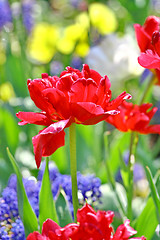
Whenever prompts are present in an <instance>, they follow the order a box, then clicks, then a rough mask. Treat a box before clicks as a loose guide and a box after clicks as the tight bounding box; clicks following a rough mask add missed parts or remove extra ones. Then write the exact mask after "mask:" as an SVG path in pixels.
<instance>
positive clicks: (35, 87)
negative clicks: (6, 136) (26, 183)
mask: <svg viewBox="0 0 160 240" xmlns="http://www.w3.org/2000/svg"><path fill="white" fill-rule="evenodd" d="M27 84H28V89H29V93H30V96H31V99H32V100H33V101H34V103H35V105H36V106H37V107H38V108H39V109H41V112H39V113H34V112H19V113H17V117H18V118H19V119H21V120H22V121H21V122H19V125H25V124H28V123H32V124H37V125H43V126H46V127H45V128H44V129H43V130H42V131H40V132H39V134H38V135H36V136H34V137H33V139H32V140H33V147H34V153H35V160H36V164H37V167H38V168H39V166H40V163H41V158H42V156H49V155H51V154H52V153H54V152H55V151H56V150H57V149H58V148H59V147H61V146H63V145H64V136H65V132H64V129H65V128H67V127H69V126H70V125H71V124H72V123H77V124H84V125H92V124H96V123H98V122H100V121H102V120H105V119H106V118H108V116H110V115H115V114H117V113H119V111H117V107H118V106H119V105H120V104H121V103H122V102H123V100H124V99H130V98H131V95H129V94H127V93H126V92H123V93H122V94H120V95H119V96H118V97H117V98H116V99H114V100H112V101H110V100H111V90H110V86H111V83H110V81H109V79H108V77H107V76H104V77H102V76H101V75H100V74H99V73H98V72H96V71H94V70H92V69H89V67H88V65H86V64H84V66H83V69H82V71H81V72H80V71H79V70H77V69H73V68H71V67H67V70H66V71H63V72H62V73H61V75H60V77H57V76H53V77H50V76H48V74H46V73H44V74H42V79H34V80H30V79H29V80H28V82H27Z"/></svg>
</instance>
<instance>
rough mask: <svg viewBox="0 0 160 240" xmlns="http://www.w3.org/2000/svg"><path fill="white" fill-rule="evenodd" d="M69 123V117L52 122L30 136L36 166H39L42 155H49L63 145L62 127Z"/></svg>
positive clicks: (63, 134)
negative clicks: (36, 133)
mask: <svg viewBox="0 0 160 240" xmlns="http://www.w3.org/2000/svg"><path fill="white" fill-rule="evenodd" d="M70 124H71V123H70V119H67V120H62V121H59V122H56V123H53V124H51V125H50V126H49V127H47V128H45V129H43V130H42V131H40V132H39V134H38V135H36V136H34V137H33V138H32V142H33V147H34V153H35V160H36V164H37V168H39V166H40V163H41V159H42V156H44V157H45V156H50V155H51V154H52V153H54V152H55V151H56V150H57V149H58V148H60V147H62V146H64V137H65V132H64V128H66V127H68V126H69V125H70Z"/></svg>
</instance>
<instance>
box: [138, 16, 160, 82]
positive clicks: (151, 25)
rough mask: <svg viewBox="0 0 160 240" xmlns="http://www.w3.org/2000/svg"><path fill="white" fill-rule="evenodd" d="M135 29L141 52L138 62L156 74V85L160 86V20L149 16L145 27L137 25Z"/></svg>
mask: <svg viewBox="0 0 160 240" xmlns="http://www.w3.org/2000/svg"><path fill="white" fill-rule="evenodd" d="M134 28H135V32H136V38H137V42H138V45H139V48H140V50H141V55H140V56H139V57H138V62H139V64H140V65H141V66H142V67H144V68H148V69H151V71H152V72H154V73H155V74H156V76H157V79H156V84H158V85H160V50H159V49H160V32H159V29H160V18H159V17H156V16H149V17H148V18H147V19H146V21H145V23H144V25H143V26H141V25H139V24H135V25H134Z"/></svg>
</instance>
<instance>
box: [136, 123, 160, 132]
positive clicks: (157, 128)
mask: <svg viewBox="0 0 160 240" xmlns="http://www.w3.org/2000/svg"><path fill="white" fill-rule="evenodd" d="M140 133H142V134H160V124H156V125H151V126H147V127H146V128H144V129H141V130H140Z"/></svg>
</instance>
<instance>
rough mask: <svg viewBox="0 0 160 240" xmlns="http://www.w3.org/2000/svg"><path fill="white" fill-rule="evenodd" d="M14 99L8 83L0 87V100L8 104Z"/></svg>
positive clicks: (11, 88)
mask: <svg viewBox="0 0 160 240" xmlns="http://www.w3.org/2000/svg"><path fill="white" fill-rule="evenodd" d="M13 97H15V93H14V90H13V87H12V85H11V84H10V83H9V82H6V83H3V84H1V85H0V99H1V100H2V101H4V102H8V101H9V100H10V99H11V98H13Z"/></svg>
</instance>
